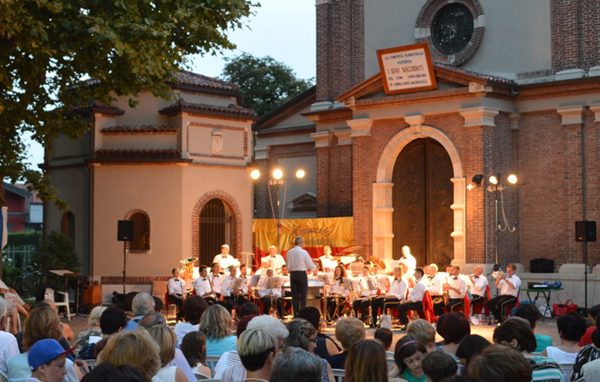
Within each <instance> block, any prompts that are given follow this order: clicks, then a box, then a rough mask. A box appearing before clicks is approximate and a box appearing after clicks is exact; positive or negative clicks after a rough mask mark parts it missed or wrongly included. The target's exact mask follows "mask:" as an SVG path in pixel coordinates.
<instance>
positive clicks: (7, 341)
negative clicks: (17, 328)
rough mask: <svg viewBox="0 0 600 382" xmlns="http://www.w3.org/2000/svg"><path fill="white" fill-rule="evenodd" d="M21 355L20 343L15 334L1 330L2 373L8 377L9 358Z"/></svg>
mask: <svg viewBox="0 0 600 382" xmlns="http://www.w3.org/2000/svg"><path fill="white" fill-rule="evenodd" d="M16 355H19V345H17V339H16V338H15V336H13V335H12V334H10V333H8V332H4V331H0V374H2V375H4V376H6V377H8V360H9V359H11V358H12V357H14V356H16Z"/></svg>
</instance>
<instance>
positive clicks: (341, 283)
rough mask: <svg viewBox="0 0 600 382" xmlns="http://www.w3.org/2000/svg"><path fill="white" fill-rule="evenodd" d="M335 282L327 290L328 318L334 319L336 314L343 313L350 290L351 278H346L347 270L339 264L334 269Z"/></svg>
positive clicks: (329, 319)
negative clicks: (342, 309)
mask: <svg viewBox="0 0 600 382" xmlns="http://www.w3.org/2000/svg"><path fill="white" fill-rule="evenodd" d="M333 279H334V280H333V284H332V285H330V286H329V289H328V291H327V299H326V301H327V303H326V305H327V320H328V321H333V318H334V317H335V315H336V311H337V313H338V316H339V315H341V308H343V303H344V302H345V301H346V298H347V297H348V294H349V293H350V291H349V290H348V282H349V280H348V279H347V278H346V270H345V269H344V267H343V266H341V265H338V266H337V267H335V270H334V271H333Z"/></svg>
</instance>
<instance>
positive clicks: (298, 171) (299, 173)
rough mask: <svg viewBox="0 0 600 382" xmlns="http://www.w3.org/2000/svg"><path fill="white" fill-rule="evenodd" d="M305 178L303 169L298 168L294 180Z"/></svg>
mask: <svg viewBox="0 0 600 382" xmlns="http://www.w3.org/2000/svg"><path fill="white" fill-rule="evenodd" d="M305 176H306V171H304V169H302V168H299V169H298V170H296V178H298V179H302V178H304V177H305Z"/></svg>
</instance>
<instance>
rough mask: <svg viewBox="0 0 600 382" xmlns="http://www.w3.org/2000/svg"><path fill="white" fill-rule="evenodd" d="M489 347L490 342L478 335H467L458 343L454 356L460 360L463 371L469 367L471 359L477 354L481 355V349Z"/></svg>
mask: <svg viewBox="0 0 600 382" xmlns="http://www.w3.org/2000/svg"><path fill="white" fill-rule="evenodd" d="M488 346H490V341H488V340H487V339H485V338H483V337H482V336H480V335H478V334H469V335H468V336H465V338H463V339H462V341H460V344H458V348H456V356H457V357H458V358H459V359H460V362H461V364H462V365H464V367H465V369H466V368H468V367H469V363H470V362H471V359H472V358H473V357H474V356H476V355H477V354H481V352H482V351H483V349H485V348H487V347H488Z"/></svg>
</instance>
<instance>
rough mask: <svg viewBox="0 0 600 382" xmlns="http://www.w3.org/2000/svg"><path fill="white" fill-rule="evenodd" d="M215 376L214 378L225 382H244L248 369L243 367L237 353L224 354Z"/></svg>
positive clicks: (218, 363)
mask: <svg viewBox="0 0 600 382" xmlns="http://www.w3.org/2000/svg"><path fill="white" fill-rule="evenodd" d="M240 366H241V367H240ZM214 374H215V375H214V376H213V378H215V379H221V380H222V381H223V382H226V381H230V382H233V381H235V382H242V381H243V380H245V379H246V369H244V367H243V366H242V361H241V360H240V356H239V355H238V353H237V352H236V351H227V352H225V353H223V355H222V356H221V357H220V358H219V361H218V362H217V364H216V365H215V373H214Z"/></svg>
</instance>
